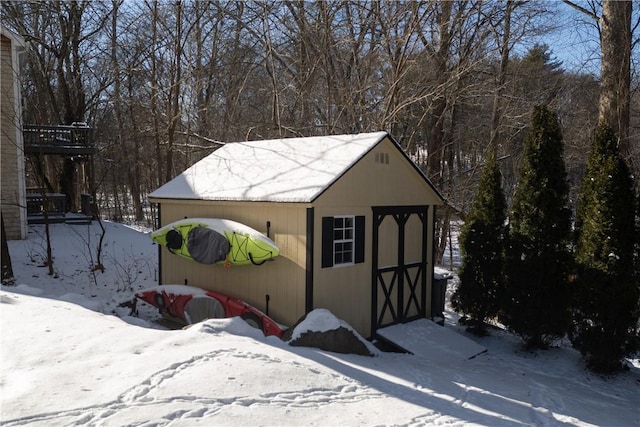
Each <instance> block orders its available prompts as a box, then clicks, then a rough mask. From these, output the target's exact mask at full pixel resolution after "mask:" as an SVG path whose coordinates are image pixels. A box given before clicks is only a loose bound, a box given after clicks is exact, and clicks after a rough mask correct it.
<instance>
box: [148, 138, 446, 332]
mask: <svg viewBox="0 0 640 427" xmlns="http://www.w3.org/2000/svg"><path fill="white" fill-rule="evenodd" d="M149 199H150V201H151V202H153V203H157V205H158V209H159V217H160V221H159V222H160V224H159V225H160V226H164V225H167V224H169V223H171V222H174V221H177V220H179V219H183V218H185V217H188V218H198V217H206V218H225V219H231V220H234V221H237V222H240V223H244V224H246V225H248V226H250V227H252V228H254V229H256V230H258V231H261V232H263V233H264V234H266V235H267V236H269V237H270V238H271V239H273V240H274V241H275V243H276V244H277V245H278V246H279V247H280V256H279V257H277V258H276V259H275V260H273V261H272V262H267V263H265V264H264V265H261V266H246V267H231V268H224V266H222V265H204V264H198V263H196V262H193V261H190V260H187V259H184V258H182V257H178V256H174V255H172V254H171V253H170V252H168V250H167V249H166V248H164V247H162V248H160V255H159V256H160V284H161V285H162V284H184V283H188V284H189V285H192V286H198V287H201V288H205V289H211V290H215V291H218V292H222V293H226V294H228V295H231V296H234V297H238V298H241V299H243V300H245V301H247V302H248V303H250V304H252V305H254V306H256V307H257V308H260V309H261V310H262V311H265V312H267V314H268V315H269V316H271V317H272V318H273V319H274V320H276V321H278V322H280V323H283V324H285V325H292V324H293V323H295V322H296V321H297V320H298V319H299V318H300V317H301V316H302V315H304V314H305V313H307V312H309V311H311V310H313V309H315V308H327V309H329V310H330V311H331V312H333V313H334V314H335V315H336V316H337V317H339V318H341V319H343V320H345V321H347V322H348V323H349V324H351V325H352V326H353V327H354V328H355V329H356V330H357V331H358V332H360V333H361V334H362V335H364V336H365V337H371V336H374V335H375V331H376V330H377V329H379V328H381V327H383V326H387V325H391V324H395V323H400V322H405V321H408V320H412V319H415V318H420V317H430V316H431V313H430V306H431V297H432V296H431V290H432V284H433V247H434V245H433V241H434V236H433V234H434V218H435V209H436V206H438V205H442V204H443V199H442V197H441V195H440V194H439V193H438V191H437V190H436V189H435V188H434V187H433V185H432V184H431V183H430V182H429V180H428V179H427V178H426V176H425V175H424V174H423V173H422V172H421V171H420V169H418V168H417V167H416V165H415V164H414V163H413V162H412V161H411V159H410V158H409V157H407V156H406V154H405V153H404V152H403V150H402V148H401V147H400V146H399V145H398V144H397V142H396V141H394V139H393V138H392V137H391V136H390V135H388V134H387V133H386V132H375V133H363V134H357V135H334V136H319V137H307V138H284V139H275V140H268V141H250V142H235V143H228V144H226V145H224V146H223V147H222V148H220V149H218V150H216V151H215V152H213V153H212V154H210V155H209V156H207V157H205V158H204V159H202V160H200V161H199V162H197V163H196V164H194V165H193V166H191V167H190V168H188V169H187V170H185V171H184V172H183V173H181V174H180V175H178V176H177V177H176V178H174V179H173V180H171V181H169V182H168V183H166V184H165V185H163V186H162V187H160V188H158V189H157V190H155V191H154V192H152V193H151V194H150V195H149Z"/></svg>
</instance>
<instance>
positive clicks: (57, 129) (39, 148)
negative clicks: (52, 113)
mask: <svg viewBox="0 0 640 427" xmlns="http://www.w3.org/2000/svg"><path fill="white" fill-rule="evenodd" d="M92 131H93V129H92V128H90V127H88V126H87V125H86V124H85V123H74V124H73V125H70V126H66V125H59V126H41V125H24V126H23V127H22V134H23V137H24V147H25V151H26V152H27V153H31V154H37V153H42V154H56V153H57V154H64V153H70V154H95V151H96V149H95V147H94V144H93V135H92Z"/></svg>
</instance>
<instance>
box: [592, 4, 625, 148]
mask: <svg viewBox="0 0 640 427" xmlns="http://www.w3.org/2000/svg"><path fill="white" fill-rule="evenodd" d="M631 11H632V4H631V2H630V1H617V0H605V1H604V2H603V3H602V16H601V17H600V51H601V54H602V59H601V60H602V64H601V76H600V102H599V108H598V122H599V123H600V124H601V125H606V126H609V127H610V128H611V129H613V130H614V132H615V133H616V135H617V136H618V138H619V141H620V146H619V147H620V152H621V153H622V155H623V156H624V157H625V158H628V157H629V155H630V147H629V107H630V85H631V71H630V70H631V66H630V63H631Z"/></svg>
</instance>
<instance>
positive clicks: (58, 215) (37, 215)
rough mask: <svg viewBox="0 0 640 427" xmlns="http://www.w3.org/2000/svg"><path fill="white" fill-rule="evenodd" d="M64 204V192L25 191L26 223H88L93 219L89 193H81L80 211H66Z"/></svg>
mask: <svg viewBox="0 0 640 427" xmlns="http://www.w3.org/2000/svg"><path fill="white" fill-rule="evenodd" d="M65 205H66V196H65V195H64V194H60V193H38V192H32V193H27V224H45V223H46V222H47V221H48V222H49V224H56V223H66V224H90V223H91V221H92V220H93V214H92V209H93V203H92V201H91V196H90V195H88V194H83V195H82V212H66V209H65ZM45 213H46V219H45Z"/></svg>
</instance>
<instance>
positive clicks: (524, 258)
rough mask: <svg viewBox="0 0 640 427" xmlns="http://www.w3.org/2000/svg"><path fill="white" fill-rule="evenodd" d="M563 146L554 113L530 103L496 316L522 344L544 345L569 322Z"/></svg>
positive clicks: (568, 217) (568, 213) (568, 237)
mask: <svg viewBox="0 0 640 427" xmlns="http://www.w3.org/2000/svg"><path fill="white" fill-rule="evenodd" d="M563 151H564V149H563V144H562V132H561V131H560V124H559V123H558V119H557V117H556V115H555V114H554V113H552V112H550V111H549V110H548V109H547V108H546V107H544V106H539V107H535V108H534V110H533V117H532V126H531V129H530V131H529V133H528V135H527V137H526V139H525V146H524V155H523V158H522V161H521V164H520V170H519V175H518V182H517V185H516V189H515V193H514V196H513V204H512V206H511V209H510V211H509V239H508V240H509V241H508V246H507V249H506V273H507V286H506V288H505V299H504V301H503V304H502V306H503V307H502V309H503V310H502V313H501V316H500V318H501V320H502V322H503V323H504V324H505V325H506V326H507V327H508V328H509V329H510V330H512V331H513V332H515V333H516V334H518V335H519V336H520V337H521V338H522V339H523V341H524V342H525V345H526V346H527V347H528V348H545V347H547V346H548V345H549V344H550V343H551V341H552V340H554V339H556V338H559V337H562V336H564V334H565V333H566V331H567V330H568V326H569V322H570V312H569V292H568V280H567V278H568V276H569V271H570V264H571V254H570V249H569V247H570V243H571V228H570V227H571V209H570V207H569V186H568V184H567V179H566V176H567V173H566V170H565V165H564V160H563Z"/></svg>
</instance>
